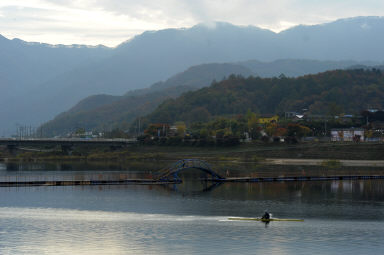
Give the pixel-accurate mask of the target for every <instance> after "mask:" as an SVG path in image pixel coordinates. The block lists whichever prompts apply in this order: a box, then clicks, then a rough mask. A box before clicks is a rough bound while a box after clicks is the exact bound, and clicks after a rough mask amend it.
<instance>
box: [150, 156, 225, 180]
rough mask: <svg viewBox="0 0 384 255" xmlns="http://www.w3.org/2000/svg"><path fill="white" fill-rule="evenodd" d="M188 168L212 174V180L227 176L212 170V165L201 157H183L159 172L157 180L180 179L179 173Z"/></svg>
mask: <svg viewBox="0 0 384 255" xmlns="http://www.w3.org/2000/svg"><path fill="white" fill-rule="evenodd" d="M187 169H197V170H200V171H202V172H204V173H206V174H208V175H210V176H211V180H214V181H220V180H224V179H225V178H223V177H221V176H220V175H219V174H218V173H216V172H215V171H213V170H212V168H211V166H210V165H209V164H208V163H207V162H205V161H204V160H200V159H182V160H179V161H177V162H176V163H174V164H173V165H171V166H170V167H169V168H166V169H163V170H161V171H159V172H158V173H157V178H155V179H156V180H161V181H180V178H179V176H178V174H179V173H180V172H182V171H185V170H187Z"/></svg>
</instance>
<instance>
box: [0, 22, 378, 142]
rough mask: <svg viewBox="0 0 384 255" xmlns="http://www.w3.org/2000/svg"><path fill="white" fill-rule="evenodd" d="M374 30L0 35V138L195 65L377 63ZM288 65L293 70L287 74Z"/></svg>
mask: <svg viewBox="0 0 384 255" xmlns="http://www.w3.org/2000/svg"><path fill="white" fill-rule="evenodd" d="M382 31H384V19H383V18H381V17H358V18H351V19H343V20H338V21H335V22H332V23H327V24H322V25H316V26H298V27H294V28H291V29H288V30H286V31H283V32H281V33H278V34H276V33H274V32H272V31H269V30H265V29H259V28H256V27H251V26H249V27H238V26H234V25H231V24H228V23H216V26H214V27H207V26H204V25H197V26H194V27H192V28H189V29H167V30H162V31H156V32H145V33H143V34H141V35H139V36H136V37H135V38H133V39H132V40H129V41H127V42H124V43H122V44H121V45H119V46H118V47H116V48H113V49H110V48H106V47H102V46H100V47H95V48H89V47H85V46H76V47H65V46H57V47H53V46H51V45H45V44H32V45H31V44H29V43H26V42H23V41H20V40H8V39H6V38H4V37H0V86H1V87H0V88H1V94H0V102H1V103H0V119H1V120H2V121H1V126H0V136H1V135H8V134H10V133H12V132H14V130H15V128H16V123H19V124H27V125H38V124H40V123H42V122H43V121H47V120H49V119H51V118H53V117H54V116H55V115H56V114H58V113H60V112H62V111H65V110H67V109H69V108H70V107H71V106H73V105H74V104H75V103H77V102H78V101H79V100H80V99H82V98H84V97H87V96H90V95H94V94H101V93H103V94H112V95H122V94H124V93H126V92H127V91H129V90H132V89H140V88H145V87H148V86H150V85H151V84H153V83H155V82H158V81H161V80H166V79H167V78H168V77H170V76H172V75H175V74H177V73H179V72H182V71H184V70H186V69H187V68H189V67H190V66H193V65H200V64H203V63H223V62H236V64H237V65H240V66H242V67H243V68H247V69H248V70H249V71H250V72H251V73H252V74H253V75H260V76H271V75H275V74H280V73H285V74H286V75H288V76H296V75H300V74H302V73H314V72H320V71H324V70H327V69H333V68H335V66H336V67H338V68H343V67H348V65H356V64H372V65H375V64H379V63H380V62H382V61H383V59H384V52H383V51H382V50H381V48H382V45H383V43H384V35H383V33H382ZM0 33H1V32H0ZM250 59H257V60H259V61H273V60H277V59H316V60H326V61H330V60H332V61H341V60H343V62H338V63H337V64H335V62H333V65H327V64H325V62H317V65H320V66H322V68H315V67H313V66H310V65H307V64H306V66H305V67H306V68H308V69H304V71H301V72H300V69H299V68H298V67H296V68H295V67H294V65H293V64H292V63H289V62H286V69H285V70H283V69H282V68H281V65H280V66H279V67H277V66H278V65H276V64H265V65H262V64H260V63H258V62H257V61H252V62H245V61H247V60H250ZM344 60H347V61H344ZM369 61H372V63H370V62H369ZM239 62H241V63H239ZM247 63H248V64H247ZM257 63H258V64H257ZM281 63H282V62H280V64H281ZM319 63H321V64H319ZM268 65H270V67H268ZM288 68H291V69H292V70H293V71H292V72H291V73H288V71H287V70H288ZM324 68H325V69H324ZM295 72H296V73H295ZM235 73H236V72H235ZM191 80H193V79H191ZM206 85H208V84H204V85H202V86H206Z"/></svg>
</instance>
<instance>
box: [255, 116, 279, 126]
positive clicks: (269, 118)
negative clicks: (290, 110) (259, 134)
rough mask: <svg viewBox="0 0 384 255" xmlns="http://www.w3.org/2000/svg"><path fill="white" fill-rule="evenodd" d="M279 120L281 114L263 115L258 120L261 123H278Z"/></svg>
mask: <svg viewBox="0 0 384 255" xmlns="http://www.w3.org/2000/svg"><path fill="white" fill-rule="evenodd" d="M278 121H279V116H277V115H274V116H262V117H260V118H259V120H258V122H259V123H260V124H269V123H277V122H278Z"/></svg>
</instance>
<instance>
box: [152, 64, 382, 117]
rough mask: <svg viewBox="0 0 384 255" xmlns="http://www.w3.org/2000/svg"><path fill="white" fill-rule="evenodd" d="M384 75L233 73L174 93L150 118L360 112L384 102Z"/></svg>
mask: <svg viewBox="0 0 384 255" xmlns="http://www.w3.org/2000/svg"><path fill="white" fill-rule="evenodd" d="M383 99H384V75H383V73H382V71H380V70H378V69H373V70H363V69H358V70H335V71H328V72H324V73H320V74H316V75H306V76H302V77H298V78H287V77H284V76H280V77H278V78H259V77H249V78H244V77H241V76H235V75H232V76H230V77H229V79H227V80H224V81H221V82H219V83H216V84H213V85H211V86H210V87H207V88H202V89H200V90H197V91H194V92H188V93H185V94H183V95H181V96H180V97H178V98H177V99H169V100H167V101H165V102H164V103H162V104H161V105H160V106H159V107H158V108H157V109H156V110H155V111H154V112H152V113H151V114H149V115H147V116H146V117H145V121H146V122H147V123H173V122H175V121H186V122H187V123H191V122H196V121H207V120H209V119H210V118H212V117H214V116H220V115H229V114H244V113H246V112H247V110H248V109H250V110H252V111H254V112H259V113H261V114H272V113H279V112H284V111H300V110H301V109H303V108H306V109H308V110H309V113H312V114H329V113H331V114H338V113H359V112H361V111H362V110H363V109H365V108H367V107H378V108H383V103H384V102H383Z"/></svg>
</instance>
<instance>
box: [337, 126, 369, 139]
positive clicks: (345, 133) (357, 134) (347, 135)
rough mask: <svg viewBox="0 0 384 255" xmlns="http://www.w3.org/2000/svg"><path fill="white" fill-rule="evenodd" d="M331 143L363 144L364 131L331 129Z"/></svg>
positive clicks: (359, 129)
mask: <svg viewBox="0 0 384 255" xmlns="http://www.w3.org/2000/svg"><path fill="white" fill-rule="evenodd" d="M355 139H356V140H355ZM331 141H333V142H353V141H360V142H364V129H362V128H340V129H332V130H331Z"/></svg>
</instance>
